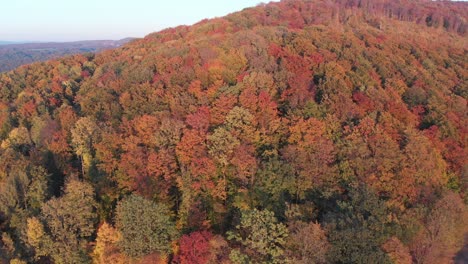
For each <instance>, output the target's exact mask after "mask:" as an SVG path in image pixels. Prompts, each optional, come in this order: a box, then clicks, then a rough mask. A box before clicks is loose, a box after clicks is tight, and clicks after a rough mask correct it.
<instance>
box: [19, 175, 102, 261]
mask: <svg viewBox="0 0 468 264" xmlns="http://www.w3.org/2000/svg"><path fill="white" fill-rule="evenodd" d="M40 220H41V221H39V220H38V219H36V218H32V219H29V220H28V231H27V235H28V241H29V244H30V245H31V246H32V247H33V248H34V249H35V250H36V256H37V257H39V256H49V257H51V258H52V259H53V261H54V262H55V263H67V264H68V263H88V262H89V261H90V259H89V256H88V254H87V246H88V242H89V239H90V238H91V236H92V235H93V233H94V230H95V224H96V220H97V214H96V203H95V200H94V190H93V188H92V186H91V185H90V184H88V183H85V182H81V181H79V180H71V181H70V182H68V183H67V184H66V186H65V192H64V195H63V196H62V197H59V198H52V199H51V200H49V201H48V202H47V203H46V204H44V206H43V207H42V213H41V215H40Z"/></svg>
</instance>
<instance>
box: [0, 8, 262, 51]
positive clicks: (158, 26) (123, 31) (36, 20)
mask: <svg viewBox="0 0 468 264" xmlns="http://www.w3.org/2000/svg"><path fill="white" fill-rule="evenodd" d="M261 2H262V1H261V0H236V1H232V0H201V1H189V0H172V1H154V0H134V1H123V0H99V1H96V0H80V1H63V0H42V1H37V0H15V1H4V2H3V3H2V11H3V12H2V16H0V41H14V42H22V41H41V42H49V41H53V42H65V41H80V40H98V39H113V40H117V39H123V38H127V37H144V36H146V35H147V34H150V33H152V32H155V31H159V30H162V29H164V28H168V27H175V26H178V25H191V24H193V23H196V22H198V21H200V20H202V19H205V18H213V17H221V16H224V15H226V14H229V13H232V12H236V11H240V10H242V9H244V8H246V7H252V6H256V5H257V4H259V3H261ZM265 2H269V1H265Z"/></svg>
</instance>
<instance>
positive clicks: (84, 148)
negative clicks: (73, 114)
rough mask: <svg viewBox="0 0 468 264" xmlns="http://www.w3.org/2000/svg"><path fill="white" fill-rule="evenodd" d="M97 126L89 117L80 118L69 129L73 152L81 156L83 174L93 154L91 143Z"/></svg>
mask: <svg viewBox="0 0 468 264" xmlns="http://www.w3.org/2000/svg"><path fill="white" fill-rule="evenodd" d="M98 131H99V128H98V126H97V125H96V123H95V122H94V121H93V120H92V119H91V118H89V117H82V118H80V119H79V120H78V121H77V122H76V124H75V126H74V127H73V128H72V129H71V135H72V145H73V147H74V148H75V152H76V154H77V155H78V156H80V158H81V166H82V167H81V170H82V173H83V176H84V175H85V174H86V173H85V172H86V170H87V169H88V168H89V166H90V165H91V159H92V156H93V154H94V153H93V143H94V142H96V140H97V136H98Z"/></svg>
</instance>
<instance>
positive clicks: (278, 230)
mask: <svg viewBox="0 0 468 264" xmlns="http://www.w3.org/2000/svg"><path fill="white" fill-rule="evenodd" d="M287 237H288V230H287V228H286V226H285V225H284V224H282V223H279V222H278V219H276V217H275V215H274V213H273V212H270V211H268V210H262V211H261V210H257V209H254V210H252V211H245V212H243V213H242V216H241V220H240V225H237V226H236V231H235V232H231V231H230V232H228V238H229V239H231V240H235V241H237V242H240V244H241V245H242V246H243V247H245V249H248V250H246V252H253V253H251V256H250V257H251V258H252V259H253V260H256V261H258V262H263V261H266V262H269V263H279V262H281V260H282V258H283V255H284V254H283V253H284V247H285V245H286V238H287Z"/></svg>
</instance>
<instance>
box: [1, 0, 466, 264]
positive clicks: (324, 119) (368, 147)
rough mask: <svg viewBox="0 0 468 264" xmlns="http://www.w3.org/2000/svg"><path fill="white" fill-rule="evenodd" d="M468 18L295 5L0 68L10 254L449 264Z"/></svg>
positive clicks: (400, 7)
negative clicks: (98, 49)
mask: <svg viewBox="0 0 468 264" xmlns="http://www.w3.org/2000/svg"><path fill="white" fill-rule="evenodd" d="M467 14H468V4H467V3H465V2H451V1H426V0H416V1H390V0H378V1H369V0H362V1H348V0H346V1H344V0H334V1H322V0H311V1H300V0H283V1H280V2H274V3H270V4H260V5H258V6H256V7H254V8H249V9H245V10H243V11H242V12H238V13H233V14H230V15H228V16H226V17H223V18H216V19H211V20H204V21H201V22H200V23H197V24H195V25H193V26H181V27H176V28H170V29H166V30H163V31H161V32H158V33H153V34H150V35H148V36H146V37H145V38H143V39H139V40H135V41H133V42H131V43H128V44H127V45H125V46H124V47H122V48H116V49H114V50H109V51H104V52H101V53H97V54H81V55H80V54H77V55H73V56H68V57H64V58H59V59H55V60H50V61H48V62H44V63H35V64H31V65H26V66H22V67H20V68H17V69H15V70H13V71H11V72H6V73H2V74H0V142H1V144H0V233H1V234H2V242H1V243H0V255H2V258H3V259H4V260H5V261H10V260H14V261H17V260H19V261H26V262H28V263H35V262H54V263H64V262H65V263H74V262H75V263H76V262H89V261H91V259H92V260H93V261H95V262H98V263H99V262H101V263H103V262H104V263H113V262H116V263H119V262H120V263H122V262H123V263H127V262H132V261H133V262H141V263H145V262H147V263H154V262H158V261H162V262H164V261H166V262H168V261H173V260H174V261H176V260H177V261H180V262H182V261H185V262H190V261H195V262H207V263H229V262H230V261H231V262H236V263H248V262H274V261H276V262H287V261H289V262H304V263H313V262H316V263H324V262H338V263H352V262H366V263H367V262H375V263H385V262H390V261H394V262H402V263H405V262H408V261H409V259H410V258H411V259H414V260H415V261H418V262H421V263H446V262H449V260H448V258H450V257H451V256H453V255H454V253H455V252H456V251H457V250H458V248H459V247H460V243H461V242H460V241H461V238H462V234H463V233H464V232H465V231H463V230H464V228H463V226H466V224H465V223H463V222H462V221H460V220H459V219H466V217H463V216H464V214H465V213H466V204H465V203H466V201H467V197H468V192H467V188H466V187H467V182H468V181H467V180H466V177H467V175H468V174H467V173H466V157H467V156H468V155H467V147H466V127H467V125H466V113H467V102H466V100H467V99H468V98H467V93H466V90H467V89H466V87H468V84H467V78H466V76H468V75H467V67H466V54H467V52H466V35H467V32H468V31H467V22H466V21H467V17H466V16H467ZM78 179H80V180H78ZM253 208H261V209H262V210H255V209H253ZM251 209H253V210H251ZM239 211H240V212H242V213H241V214H239ZM106 223H107V224H106ZM228 230H231V232H230V233H229V234H230V237H231V238H233V239H230V240H228V241H227V240H225V238H224V237H226V231H228ZM179 234H180V235H181V236H180V238H179ZM208 234H210V235H208ZM288 234H289V235H288ZM267 235H270V236H267ZM192 245H194V246H192ZM197 247H199V248H197ZM193 248H197V249H199V250H198V251H197V252H194V251H191V249H193ZM198 253H200V254H198ZM3 259H2V260H1V261H3ZM194 259H195V260H194Z"/></svg>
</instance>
